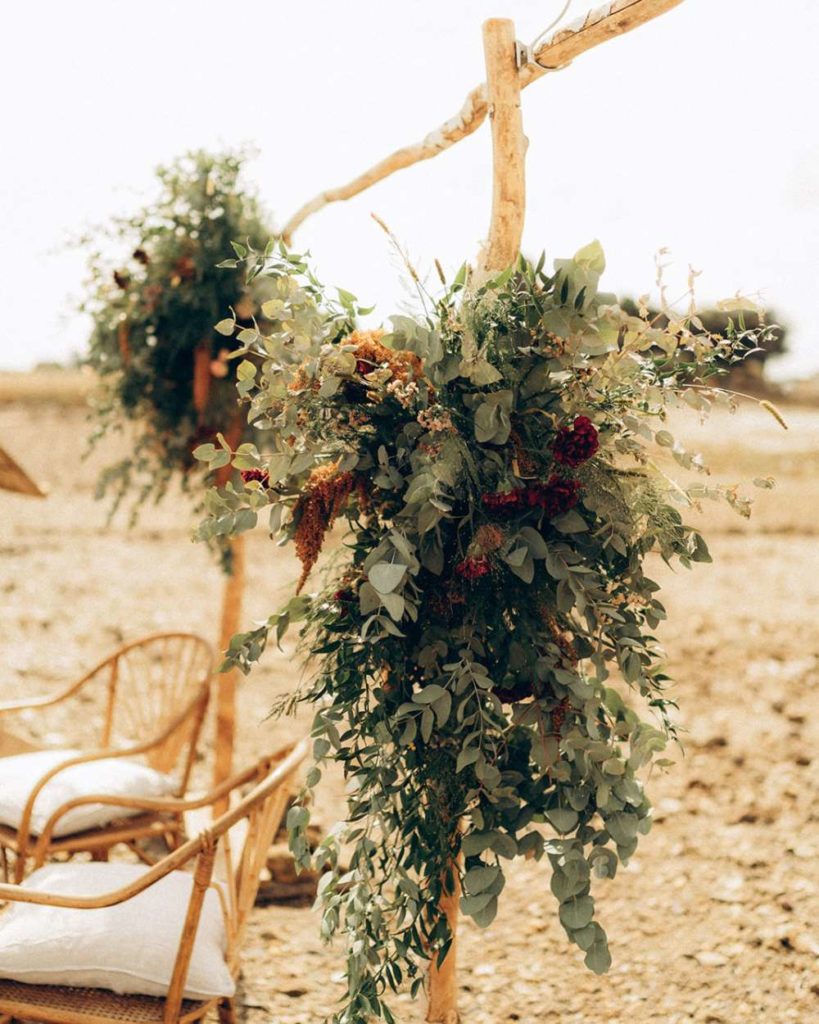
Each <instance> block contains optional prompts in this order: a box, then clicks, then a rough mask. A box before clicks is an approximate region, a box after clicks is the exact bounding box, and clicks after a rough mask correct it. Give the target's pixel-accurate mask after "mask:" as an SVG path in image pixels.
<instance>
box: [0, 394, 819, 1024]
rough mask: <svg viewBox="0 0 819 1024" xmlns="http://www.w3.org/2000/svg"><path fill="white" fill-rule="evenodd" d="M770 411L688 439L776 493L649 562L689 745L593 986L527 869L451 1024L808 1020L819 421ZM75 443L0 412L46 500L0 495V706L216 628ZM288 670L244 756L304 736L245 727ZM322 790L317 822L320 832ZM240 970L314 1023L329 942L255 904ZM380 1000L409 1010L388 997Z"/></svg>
mask: <svg viewBox="0 0 819 1024" xmlns="http://www.w3.org/2000/svg"><path fill="white" fill-rule="evenodd" d="M5 396H6V395H5V393H4V397H5ZM787 415H788V419H789V421H790V423H791V429H790V430H789V431H788V432H787V433H785V432H783V431H782V430H781V429H780V428H779V427H778V426H777V425H776V423H774V422H773V420H772V419H770V418H769V417H767V416H766V415H765V414H764V413H761V412H759V411H757V410H755V409H753V408H750V407H749V408H748V409H747V410H745V411H743V412H742V413H741V414H740V415H738V416H737V417H735V418H730V417H728V416H726V415H720V416H719V417H718V418H717V419H716V420H715V421H714V429H712V430H711V431H709V432H708V435H707V441H706V434H705V432H704V431H700V430H699V428H698V427H697V425H696V423H691V424H690V425H689V426H687V427H686V430H685V434H686V437H688V438H689V440H690V441H691V443H692V444H694V445H698V444H700V443H702V445H703V447H704V449H705V451H706V454H707V455H708V456H709V457H710V460H711V462H712V465H713V466H714V469H715V476H717V477H719V478H720V479H725V480H738V479H742V478H745V479H749V478H750V477H752V476H756V475H766V474H771V475H773V476H775V477H776V478H777V480H778V486H777V488H776V490H774V491H770V492H768V491H761V492H757V505H756V510H755V513H754V516H753V518H752V519H751V521H750V522H748V523H746V522H744V521H742V520H740V519H739V518H738V517H735V516H733V515H732V514H731V513H729V512H728V511H724V510H722V509H719V510H717V509H715V510H714V512H713V514H712V515H711V525H710V528H709V529H708V530H707V536H708V537H709V539H710V541H711V548H712V552H713V554H714V559H715V562H714V565H712V566H701V567H698V568H697V569H696V570H695V571H694V573H693V574H688V573H686V572H684V571H680V572H678V573H672V572H670V571H668V570H667V569H666V568H665V567H663V566H662V565H661V564H658V565H657V566H656V573H657V577H658V578H659V579H660V580H661V582H662V583H663V584H664V587H665V598H666V603H667V606H668V608H669V612H670V619H669V622H668V623H667V624H666V625H665V626H664V628H663V630H662V633H661V636H662V639H663V640H664V643H665V645H666V647H667V649H668V653H669V663H670V668H671V671H672V673H673V675H674V676H675V678H676V680H677V686H676V695H677V697H678V700H679V702H680V705H681V708H682V711H681V722H682V724H683V726H684V727H685V728H686V729H687V735H686V737H685V753H684V754H682V755H679V756H677V757H676V760H677V761H678V764H677V766H676V767H675V768H674V769H672V771H671V772H670V774H668V775H665V776H660V775H658V776H656V777H654V778H652V779H651V780H650V782H649V785H650V791H651V794H652V797H653V799H654V802H655V808H656V819H655V820H656V825H655V828H654V829H653V831H652V833H651V835H650V836H648V837H647V838H645V839H644V840H643V841H642V845H641V847H640V849H639V850H638V852H637V855H636V856H635V858H634V859H633V861H632V863H631V864H630V866H629V868H628V869H627V870H626V871H624V872H622V874H620V875H619V876H618V877H617V878H616V879H615V880H614V881H613V882H608V883H598V885H597V889H596V893H595V895H596V897H597V899H598V901H599V905H600V910H601V918H602V920H603V921H604V923H605V925H606V926H607V928H608V930H609V933H610V936H611V939H612V952H613V955H614V966H613V968H612V971H611V973H610V974H609V975H608V976H606V977H603V978H596V977H595V976H593V975H591V974H589V973H588V972H587V971H586V970H585V969H584V968H583V966H582V963H581V959H580V957H579V956H578V955H577V953H576V952H575V951H573V950H570V949H569V948H568V947H567V945H566V943H565V941H564V938H563V935H562V932H561V930H560V927H559V925H558V923H557V920H556V913H555V904H554V901H553V899H552V897H551V894H550V892H549V887H548V877H547V868H546V867H545V866H543V865H537V864H531V863H525V864H521V865H517V866H515V867H514V868H513V869H512V871H511V875H512V878H511V881H510V884H509V886H508V887H507V890H506V894H505V900H504V902H503V904H502V909H501V913H500V915H499V917H498V919H497V921H496V922H495V924H494V925H493V926H492V928H491V929H490V930H489V931H488V932H486V933H480V932H478V931H477V930H476V929H474V928H472V927H469V926H467V927H465V928H464V931H463V942H462V970H461V984H462V1010H463V1014H464V1020H465V1022H466V1024H505V1022H507V1021H519V1022H524V1024H558V1022H559V1024H600V1022H605V1024H644V1022H649V1021H652V1022H659V1024H682V1022H688V1021H694V1022H697V1024H785V1022H794V1024H810V1022H812V1021H817V1020H819V973H817V970H816V966H817V957H819V878H818V877H817V863H819V776H818V775H817V770H818V769H819V752H818V751H819V716H817V710H819V709H818V708H817V696H818V695H819V672H818V671H817V655H818V654H819V625H818V623H819V550H817V542H818V541H819V521H818V520H817V514H816V509H817V508H818V507H819V413H817V412H815V411H806V410H800V409H791V410H789V411H788V413H787ZM85 433H86V426H85V423H84V413H83V411H82V409H80V408H79V407H76V406H71V405H70V404H69V405H63V404H62V403H54V404H52V403H49V402H45V403H44V402H37V403H35V404H31V403H30V402H28V403H23V402H20V401H17V402H11V403H9V404H5V405H3V406H1V407H0V443H2V444H3V445H5V446H7V447H8V448H9V449H10V450H11V451H12V452H13V453H14V454H15V456H16V457H17V458H18V459H20V461H22V462H23V463H24V464H25V465H26V466H27V468H28V469H29V470H30V471H31V472H32V474H33V475H35V476H36V478H37V479H38V481H40V482H42V483H45V484H47V485H49V487H50V490H51V493H50V496H49V498H48V499H47V500H46V501H41V502H37V501H35V500H32V499H26V498H22V497H18V496H16V495H12V494H0V504H1V505H2V512H3V514H2V518H1V519H0V524H1V525H0V551H1V552H2V562H0V565H1V566H2V569H1V570H0V594H1V595H2V599H1V602H0V607H2V622H3V627H4V629H3V641H2V647H3V655H4V672H3V674H2V677H0V699H2V698H5V697H11V696H16V695H20V696H22V695H24V694H34V693H36V692H41V691H43V690H47V689H48V688H49V687H53V686H55V685H57V684H58V683H59V682H60V681H61V680H64V679H66V678H67V677H70V676H72V675H73V674H74V673H76V672H77V670H78V669H79V668H80V667H82V666H84V665H87V664H88V663H89V662H92V661H93V660H94V659H96V658H97V657H98V656H99V655H101V654H103V653H104V652H106V651H107V650H108V649H109V648H110V647H111V646H113V645H114V644H115V643H117V642H119V641H120V640H121V639H122V638H123V637H135V636H137V635H139V634H140V633H143V632H146V631H148V630H154V629H158V628H183V629H193V630H197V631H201V632H203V633H205V634H206V635H210V636H214V635H215V633H216V623H217V616H218V602H219V592H220V577H219V573H218V571H217V569H216V568H215V567H214V565H213V564H212V563H211V561H210V560H209V557H208V554H207V552H206V551H205V550H203V549H200V548H198V547H194V546H192V545H191V544H190V541H189V534H190V528H191V522H192V520H191V515H190V510H189V507H188V506H187V505H186V503H185V501H184V500H183V499H182V498H180V497H177V496H171V497H169V499H168V500H167V501H166V502H165V503H164V504H163V505H162V506H161V507H160V508H151V509H148V510H147V511H146V512H145V514H144V515H143V518H142V520H141V521H140V524H139V525H138V526H137V527H136V528H135V529H133V530H130V531H129V530H127V529H126V526H125V523H124V521H118V522H116V523H115V524H114V525H113V526H112V527H110V528H106V525H105V510H104V509H103V508H102V507H101V506H100V505H98V504H96V503H95V502H94V500H93V481H94V478H95V475H96V472H97V470H98V469H99V466H100V465H101V464H102V462H103V461H105V460H104V459H103V458H100V457H99V455H95V456H94V457H93V458H92V459H91V460H89V461H87V462H82V461H81V453H82V451H83V448H84V436H85ZM106 454H107V455H109V456H113V454H114V452H113V451H111V450H110V449H109V452H108V453H106ZM249 577H250V588H249V595H248V601H247V605H248V607H247V620H248V621H250V620H251V619H253V618H259V617H261V616H262V615H264V614H266V613H268V612H269V611H270V610H271V608H272V607H274V606H275V605H276V603H277V602H278V599H279V597H280V596H281V595H283V594H284V593H285V592H286V591H287V588H288V586H289V584H290V583H291V582H292V580H293V579H294V577H295V565H294V562H293V561H292V558H291V557H290V556H289V555H287V554H283V553H282V552H281V551H280V550H278V549H276V548H274V547H273V546H272V545H270V543H269V542H268V541H267V540H266V538H265V537H264V535H263V534H262V533H259V534H258V535H257V536H256V535H254V536H253V537H252V538H251V542H250V571H249ZM295 678H296V671H295V669H294V666H293V663H292V661H291V659H290V658H289V657H288V656H287V655H282V654H278V653H274V652H272V651H271V652H269V654H268V656H267V657H266V659H265V661H264V663H263V666H262V667H261V668H260V669H259V670H258V671H257V672H256V673H254V675H253V676H252V677H251V678H250V679H249V680H247V681H245V682H244V683H243V684H242V690H241V697H240V699H241V714H240V723H241V736H240V741H239V747H240V757H246V756H251V755H253V754H255V753H257V752H259V751H262V750H263V749H265V748H268V747H270V746H271V745H274V744H276V743H277V742H280V741H281V740H282V739H283V738H284V737H285V736H286V735H288V734H296V733H298V732H299V731H300V730H301V729H302V728H303V727H304V722H303V721H297V722H293V721H287V722H284V723H282V722H279V723H270V722H267V721H265V712H266V709H267V707H268V705H269V702H270V699H271V697H272V695H273V694H274V693H277V692H281V691H282V690H283V689H285V688H288V687H290V686H291V685H292V684H293V682H294V679H295ZM815 716H816V717H815ZM84 717H85V718H86V722H83V721H81V720H80V719H79V718H76V719H73V720H63V721H60V722H57V723H55V726H54V731H55V733H56V735H62V736H64V737H65V739H67V740H71V739H72V738H75V739H76V738H79V736H81V735H87V724H86V723H87V717H88V714H87V711H84ZM202 767H203V770H204V766H202ZM331 790H333V787H332V786H331V787H330V790H328V791H326V792H325V793H324V795H323V797H322V799H321V801H320V803H319V805H318V808H317V813H318V815H319V817H320V819H321V821H322V823H323V824H325V825H327V824H330V823H331V822H332V820H333V817H332V816H333V812H334V809H335V808H336V807H337V798H338V792H337V790H333V791H331ZM245 962H246V972H245V973H246V978H245V981H246V985H245V992H244V1001H245V1003H246V1012H247V1016H248V1019H249V1020H251V1021H253V1022H258V1024H261V1022H262V1021H266V1022H275V1024H318V1022H319V1021H321V1020H322V1019H323V1018H324V1015H325V1014H326V1013H327V1012H329V1011H331V1010H332V1009H333V1004H334V1000H335V998H336V996H337V995H338V993H339V992H340V985H339V981H340V978H339V972H340V970H341V969H342V966H343V961H342V950H341V948H340V947H337V948H330V949H327V948H324V947H323V946H322V945H321V943H320V941H319V939H318V937H317V919H316V916H315V915H314V914H313V913H312V912H311V911H310V910H303V909H291V908H280V907H271V908H268V909H265V910H259V911H257V914H256V919H255V922H254V927H253V930H252V935H251V937H250V941H249V943H248V948H247V956H246V961H245ZM396 1007H397V1009H398V1011H399V1015H400V1017H401V1019H402V1020H406V1021H408V1022H409V1021H415V1020H418V1019H420V1015H418V1013H417V1011H416V1010H414V1009H413V1008H412V1007H411V1006H410V1005H409V1003H408V1002H407V1001H405V1000H403V999H399V1000H397V1003H396Z"/></svg>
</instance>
